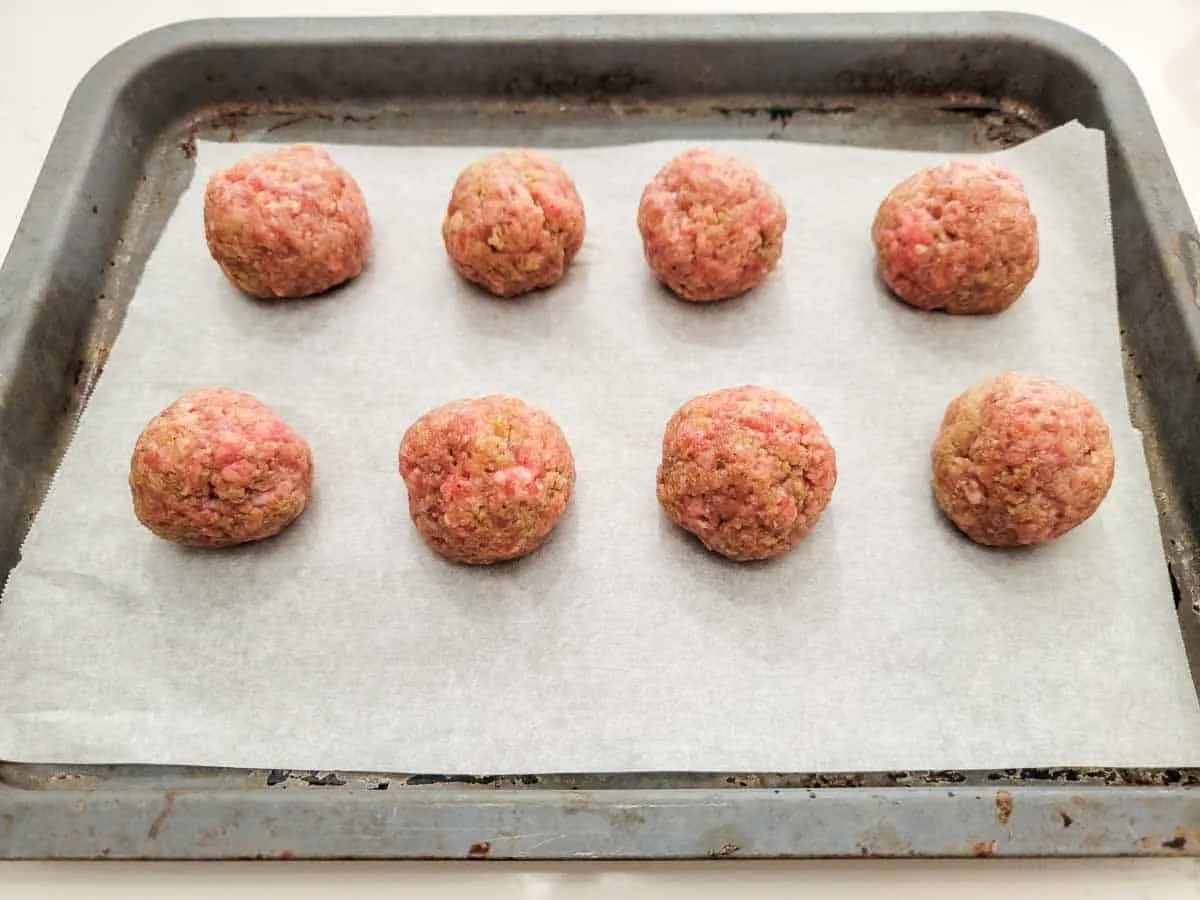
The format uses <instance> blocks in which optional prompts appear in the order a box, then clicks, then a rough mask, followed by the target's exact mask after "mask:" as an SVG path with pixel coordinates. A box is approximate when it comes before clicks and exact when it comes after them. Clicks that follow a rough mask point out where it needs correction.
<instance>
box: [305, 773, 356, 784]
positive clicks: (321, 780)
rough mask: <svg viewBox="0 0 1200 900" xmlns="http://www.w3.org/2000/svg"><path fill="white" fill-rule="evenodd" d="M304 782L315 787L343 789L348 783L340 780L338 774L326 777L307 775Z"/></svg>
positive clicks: (327, 774)
mask: <svg viewBox="0 0 1200 900" xmlns="http://www.w3.org/2000/svg"><path fill="white" fill-rule="evenodd" d="M302 780H303V781H304V782H305V783H306V784H309V785H312V786H313V787H341V786H342V785H344V784H345V783H346V779H344V778H339V777H338V774H337V772H328V773H326V774H324V775H305V776H303V778H302Z"/></svg>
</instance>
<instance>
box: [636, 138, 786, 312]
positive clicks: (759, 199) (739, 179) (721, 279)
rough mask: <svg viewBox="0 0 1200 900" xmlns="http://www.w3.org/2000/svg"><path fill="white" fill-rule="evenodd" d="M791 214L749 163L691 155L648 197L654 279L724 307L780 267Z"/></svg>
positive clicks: (644, 209) (643, 217) (646, 238)
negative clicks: (724, 303)
mask: <svg viewBox="0 0 1200 900" xmlns="http://www.w3.org/2000/svg"><path fill="white" fill-rule="evenodd" d="M786 228H787V211H786V210H785V209H784V207H783V201H782V200H781V199H780V197H779V195H778V194H777V193H775V190H774V189H773V188H772V187H771V186H770V185H769V184H767V182H766V181H765V180H764V179H763V177H762V176H761V175H760V174H759V173H758V171H757V170H756V169H755V168H754V167H753V166H751V165H749V164H748V163H745V162H742V161H741V160H739V159H735V158H733V157H731V156H722V155H720V154H717V153H713V152H711V151H709V150H702V149H700V150H689V151H687V152H686V153H683V154H681V155H679V156H677V157H675V158H674V159H673V160H671V161H670V162H669V163H667V164H666V165H665V166H663V168H662V169H661V170H660V171H659V173H658V174H657V175H655V176H654V179H653V180H652V181H651V182H650V183H649V184H648V185H646V188H645V190H644V191H643V192H642V200H641V204H640V205H639V206H638V230H639V231H640V232H641V235H642V249H643V250H644V252H645V255H646V262H647V263H649V265H650V269H651V271H652V272H654V276H655V277H656V278H657V279H658V280H659V281H661V282H663V284H665V285H666V286H667V287H669V288H670V289H671V290H672V291H674V292H675V294H677V295H678V296H679V297H681V298H683V299H684V300H700V301H707V300H724V299H726V298H728V297H735V296H737V295H738V294H743V293H745V292H746V291H748V290H750V289H751V288H753V287H755V286H756V285H758V284H759V282H761V281H762V280H763V279H764V278H766V277H767V275H769V274H770V272H771V270H772V269H774V268H775V264H776V263H777V262H778V261H779V256H780V254H781V253H782V252H783V232H784V230H785V229H786Z"/></svg>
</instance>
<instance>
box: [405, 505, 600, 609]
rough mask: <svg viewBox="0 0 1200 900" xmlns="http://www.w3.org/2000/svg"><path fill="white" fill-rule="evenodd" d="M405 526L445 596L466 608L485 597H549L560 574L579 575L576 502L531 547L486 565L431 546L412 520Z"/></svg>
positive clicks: (539, 599)
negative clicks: (444, 553) (518, 555)
mask: <svg viewBox="0 0 1200 900" xmlns="http://www.w3.org/2000/svg"><path fill="white" fill-rule="evenodd" d="M409 530H410V532H411V533H410V534H409V535H408V536H407V539H411V541H412V542H413V544H414V545H419V547H420V549H419V550H418V551H417V553H418V564H419V565H421V566H423V567H425V569H426V574H427V575H428V576H429V578H430V580H431V582H432V583H433V584H434V585H435V586H436V587H437V589H438V590H439V591H441V592H443V594H444V595H445V597H446V598H447V602H449V603H453V604H456V605H461V606H463V607H464V611H469V610H470V608H471V607H472V606H474V605H475V604H478V603H479V602H482V601H487V600H498V601H500V602H506V601H508V600H512V601H513V602H522V603H523V602H527V601H529V600H531V599H532V600H533V601H535V602H547V603H548V602H552V601H551V600H550V598H551V597H553V596H554V595H555V594H556V593H557V590H558V587H559V585H560V584H561V583H562V581H563V580H564V579H566V578H571V579H577V578H578V577H579V575H578V573H577V572H575V571H574V570H575V567H574V566H573V565H572V558H573V556H572V554H573V548H574V547H575V546H576V544H577V542H578V534H577V533H578V531H579V517H578V516H577V515H576V514H575V504H574V503H570V504H568V505H567V508H566V511H565V512H563V514H562V518H560V519H559V520H558V524H557V525H556V526H555V528H554V530H553V531H552V532H551V533H550V536H549V537H548V538H547V539H546V541H545V543H543V544H542V546H540V547H539V548H538V549H537V550H535V551H534V552H533V553H530V554H529V555H528V556H522V557H521V558H519V559H510V560H507V561H505V562H498V563H493V564H492V565H487V566H471V565H465V564H462V563H455V562H451V561H450V560H448V559H446V558H445V557H443V556H440V555H439V554H438V553H436V552H435V551H434V550H433V549H431V548H430V547H429V545H428V544H426V543H425V541H424V539H423V538H421V536H420V535H419V534H418V533H417V530H416V528H415V527H413V526H412V525H411V524H410V525H409ZM472 586H473V587H474V589H472Z"/></svg>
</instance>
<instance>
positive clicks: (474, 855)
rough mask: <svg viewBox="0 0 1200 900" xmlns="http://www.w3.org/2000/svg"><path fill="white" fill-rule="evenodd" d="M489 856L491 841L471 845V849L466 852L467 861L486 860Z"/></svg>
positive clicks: (490, 853)
mask: <svg viewBox="0 0 1200 900" xmlns="http://www.w3.org/2000/svg"><path fill="white" fill-rule="evenodd" d="M491 855H492V842H491V841H480V842H479V843H478V844H472V845H471V849H469V850H468V851H467V859H487V858H488V857H489V856H491Z"/></svg>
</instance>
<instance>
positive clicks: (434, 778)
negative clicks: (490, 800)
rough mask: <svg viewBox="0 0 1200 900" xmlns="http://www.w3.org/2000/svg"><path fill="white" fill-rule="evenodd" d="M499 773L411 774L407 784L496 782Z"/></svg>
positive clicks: (406, 780)
mask: <svg viewBox="0 0 1200 900" xmlns="http://www.w3.org/2000/svg"><path fill="white" fill-rule="evenodd" d="M499 780H500V776H499V775H409V776H408V778H407V779H405V782H404V783H405V784H408V785H412V786H414V787H419V786H421V785H425V784H495V783H496V782H498V781H499Z"/></svg>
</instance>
